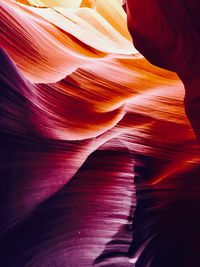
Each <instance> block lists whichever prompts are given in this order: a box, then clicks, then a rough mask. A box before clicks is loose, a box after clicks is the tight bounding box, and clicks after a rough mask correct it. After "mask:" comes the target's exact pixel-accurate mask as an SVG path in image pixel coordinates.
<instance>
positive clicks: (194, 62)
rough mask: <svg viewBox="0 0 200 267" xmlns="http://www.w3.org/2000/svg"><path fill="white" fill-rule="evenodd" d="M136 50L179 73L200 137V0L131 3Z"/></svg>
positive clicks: (188, 110)
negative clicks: (199, 117)
mask: <svg viewBox="0 0 200 267" xmlns="http://www.w3.org/2000/svg"><path fill="white" fill-rule="evenodd" d="M126 11H127V14H128V27H129V31H130V33H131V35H132V37H133V43H134V45H135V47H136V48H137V49H138V50H139V51H140V52H141V53H142V54H143V55H144V56H145V57H146V58H147V59H148V60H149V61H150V62H151V63H152V64H154V65H157V66H159V67H162V68H165V69H169V70H172V71H175V72H176V73H177V74H178V76H179V77H180V79H181V80H182V81H183V83H184V85H185V90H186V94H185V110H186V114H187V115H188V117H189V119H190V122H191V124H192V126H193V129H194V131H195V133H196V135H197V137H198V138H200V129H199V125H200V124H199V119H198V113H199V112H200V101H199V97H200V90H199V84H200V49H199V47H200V5H199V1H196V0H190V1H174V0H169V1H163V0H161V1H157V0H150V1H147V0H135V1H132V0H127V3H126Z"/></svg>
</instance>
